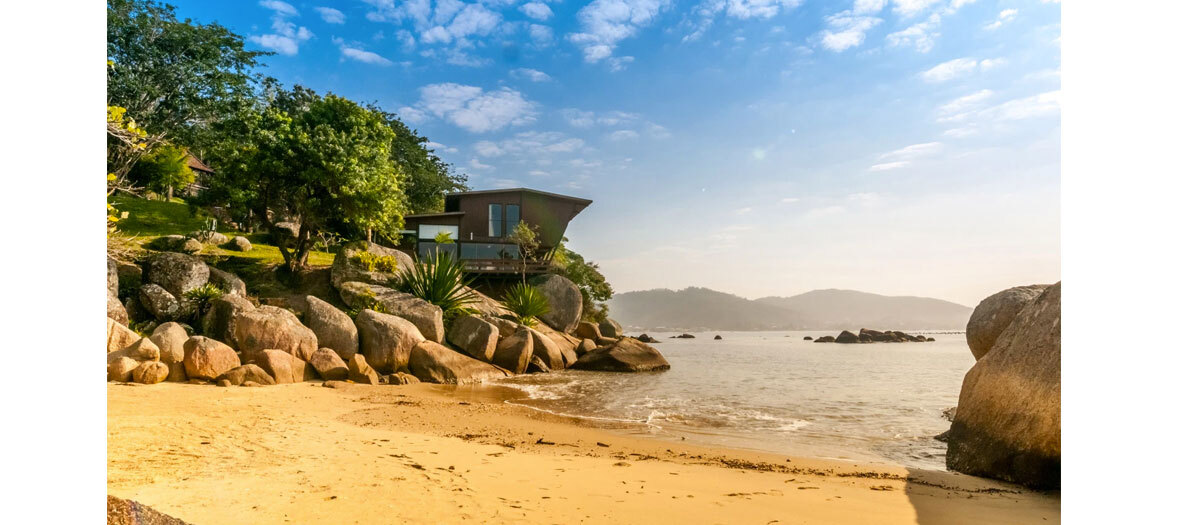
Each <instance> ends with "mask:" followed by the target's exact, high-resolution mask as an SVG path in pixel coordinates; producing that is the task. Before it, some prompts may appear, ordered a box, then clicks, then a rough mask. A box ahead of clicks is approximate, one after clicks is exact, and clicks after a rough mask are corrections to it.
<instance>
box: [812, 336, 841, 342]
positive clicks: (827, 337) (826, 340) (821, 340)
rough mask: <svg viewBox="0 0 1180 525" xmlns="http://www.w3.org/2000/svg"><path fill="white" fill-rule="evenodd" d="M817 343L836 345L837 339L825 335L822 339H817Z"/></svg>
mask: <svg viewBox="0 0 1180 525" xmlns="http://www.w3.org/2000/svg"><path fill="white" fill-rule="evenodd" d="M815 342H817V343H835V342H836V338H835V337H832V336H830V335H825V336H822V337H817V338H815Z"/></svg>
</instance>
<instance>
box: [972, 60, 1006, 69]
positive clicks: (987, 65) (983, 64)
mask: <svg viewBox="0 0 1180 525" xmlns="http://www.w3.org/2000/svg"><path fill="white" fill-rule="evenodd" d="M1007 63H1008V61H1007V60H1004V59H1003V58H985V59H983V60H980V61H979V70H980V71H987V70H989V69H994V68H997V67H1000V66H1002V65H1004V64H1007Z"/></svg>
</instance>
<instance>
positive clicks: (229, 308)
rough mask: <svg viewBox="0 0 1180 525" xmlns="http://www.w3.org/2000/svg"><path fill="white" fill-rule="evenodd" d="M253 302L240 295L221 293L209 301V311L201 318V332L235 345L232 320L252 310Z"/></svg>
mask: <svg viewBox="0 0 1180 525" xmlns="http://www.w3.org/2000/svg"><path fill="white" fill-rule="evenodd" d="M254 308H255V307H254V304H253V303H251V302H250V301H249V300H247V299H246V298H245V297H243V296H240V295H223V296H221V297H218V298H217V299H214V300H213V301H211V302H210V303H209V311H208V312H205V317H204V318H203V319H201V333H203V334H205V335H206V336H208V337H212V338H214V339H217V340H218V341H225V342H226V343H227V344H229V345H231V346H237V345H238V341H237V338H236V337H234V321H235V320H236V319H237V317H238V316H239V315H241V314H243V313H245V312H251V311H253V310H254Z"/></svg>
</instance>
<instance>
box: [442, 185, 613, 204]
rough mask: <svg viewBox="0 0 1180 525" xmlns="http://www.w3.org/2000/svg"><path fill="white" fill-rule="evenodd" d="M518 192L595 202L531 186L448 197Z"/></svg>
mask: <svg viewBox="0 0 1180 525" xmlns="http://www.w3.org/2000/svg"><path fill="white" fill-rule="evenodd" d="M518 192H524V193H533V194H537V195H544V196H546V197H551V198H554V199H562V200H567V201H573V202H577V203H580V204H583V205H589V204H590V203H591V202H594V201H592V200H590V199H583V198H581V197H571V196H569V195H562V194H560V193H550V192H547V191H541V190H534V189H529V188H504V189H499V190H477V191H461V192H458V193H448V194H447V197H448V198H450V197H462V196H464V195H486V194H494V193H518Z"/></svg>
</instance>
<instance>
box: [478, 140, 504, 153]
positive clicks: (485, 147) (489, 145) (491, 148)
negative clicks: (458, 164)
mask: <svg viewBox="0 0 1180 525" xmlns="http://www.w3.org/2000/svg"><path fill="white" fill-rule="evenodd" d="M475 152H476V153H479V154H480V155H482V156H484V157H499V156H501V155H503V154H504V150H502V149H500V146H497V145H496V143H495V142H490V141H486V140H481V141H479V142H476V143H475Z"/></svg>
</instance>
